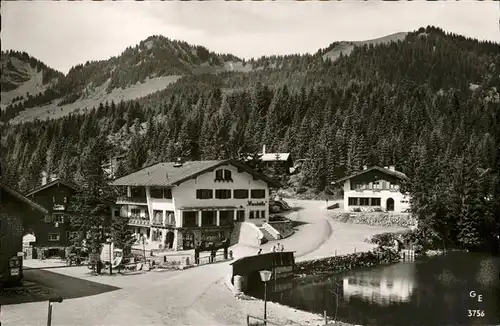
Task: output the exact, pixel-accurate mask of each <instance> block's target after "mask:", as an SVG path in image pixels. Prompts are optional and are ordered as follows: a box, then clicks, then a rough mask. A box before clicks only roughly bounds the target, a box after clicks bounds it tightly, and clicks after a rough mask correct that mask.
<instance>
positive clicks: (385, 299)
mask: <svg viewBox="0 0 500 326" xmlns="http://www.w3.org/2000/svg"><path fill="white" fill-rule="evenodd" d="M272 283H273V282H272V281H271V282H270V284H269V285H268V295H267V297H268V299H269V300H272V301H275V302H279V303H281V304H285V305H288V306H291V307H295V308H298V309H301V310H306V311H310V312H315V313H320V314H323V312H324V310H326V312H327V314H328V315H329V316H331V317H333V316H335V314H336V315H337V320H341V321H344V322H348V323H352V324H359V325H384V326H385V325H398V326H410V325H425V326H433V325H499V324H500V258H499V257H491V256H487V255H482V254H474V253H463V252H452V253H449V254H447V255H446V256H436V257H431V258H425V259H422V260H417V261H414V262H405V263H398V264H394V265H390V266H389V265H386V266H379V267H376V268H370V269H363V270H353V271H349V272H346V273H341V274H335V275H331V276H308V277H304V278H296V279H294V280H293V281H290V282H288V283H284V284H277V285H274V284H272ZM471 291H474V292H472V293H471ZM263 292H264V291H263V289H262V288H260V289H255V290H254V291H253V293H251V294H252V295H254V296H257V297H259V298H263ZM478 295H481V298H480V300H479V296H478ZM337 297H338V308H337V299H336V298H337ZM480 301H481V302H480ZM483 314H484V316H483V317H481V316H482V315H483ZM469 315H470V316H469Z"/></svg>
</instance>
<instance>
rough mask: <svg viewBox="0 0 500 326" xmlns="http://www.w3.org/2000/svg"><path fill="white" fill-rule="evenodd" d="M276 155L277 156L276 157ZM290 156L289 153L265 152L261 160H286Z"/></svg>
mask: <svg viewBox="0 0 500 326" xmlns="http://www.w3.org/2000/svg"><path fill="white" fill-rule="evenodd" d="M276 155H278V157H276ZM289 158H290V153H265V154H262V156H261V158H260V159H261V160H262V161H263V162H274V161H288V159H289Z"/></svg>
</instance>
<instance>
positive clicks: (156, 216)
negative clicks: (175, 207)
mask: <svg viewBox="0 0 500 326" xmlns="http://www.w3.org/2000/svg"><path fill="white" fill-rule="evenodd" d="M153 223H155V224H163V211H160V210H154V211H153Z"/></svg>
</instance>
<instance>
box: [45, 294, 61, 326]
mask: <svg viewBox="0 0 500 326" xmlns="http://www.w3.org/2000/svg"><path fill="white" fill-rule="evenodd" d="M53 302H57V303H61V302H63V298H62V297H55V298H50V299H49V311H48V314H47V326H50V325H51V324H52V303H53Z"/></svg>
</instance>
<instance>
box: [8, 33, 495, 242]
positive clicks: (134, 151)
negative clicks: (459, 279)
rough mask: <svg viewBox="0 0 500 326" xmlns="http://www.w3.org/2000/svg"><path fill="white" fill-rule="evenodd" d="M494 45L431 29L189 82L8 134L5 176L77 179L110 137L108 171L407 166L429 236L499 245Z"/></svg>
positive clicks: (22, 181)
mask: <svg viewBox="0 0 500 326" xmlns="http://www.w3.org/2000/svg"><path fill="white" fill-rule="evenodd" d="M497 46H498V45H497ZM493 49H494V45H492V44H489V43H488V42H478V41H477V40H471V39H466V38H463V37H461V36H456V35H450V34H445V33H444V32H441V31H440V30H439V29H435V28H432V27H429V28H427V29H423V30H420V31H417V32H415V33H411V34H409V35H408V36H407V38H406V39H405V40H404V41H402V42H398V43H391V44H387V45H378V46H363V47H359V48H355V49H354V50H353V52H352V53H351V54H350V55H349V56H342V57H341V58H339V59H338V60H337V61H335V62H331V61H328V60H321V61H319V63H318V65H317V66H316V67H313V66H311V67H302V68H300V67H298V66H297V67H296V66H290V67H289V68H287V69H281V70H280V69H274V70H268V71H265V70H262V71H257V72H251V73H247V74H243V73H231V74H229V73H224V74H218V75H210V74H206V75H196V76H189V77H186V79H181V81H180V83H179V84H177V85H175V84H174V85H173V86H172V87H171V88H169V89H167V90H165V91H161V92H158V93H155V94H152V95H151V96H148V97H147V98H144V99H140V100H136V101H129V102H121V103H113V102H111V103H102V104H100V105H99V106H98V107H97V108H94V109H93V110H91V111H89V112H88V113H85V114H79V115H76V114H73V115H70V116H66V117H63V118H61V119H57V120H48V121H33V122H25V123H21V124H17V125H11V124H9V125H7V127H6V128H4V129H3V130H2V142H1V144H2V152H3V153H6V155H4V156H3V157H2V160H3V161H4V164H3V166H6V168H5V169H4V171H3V175H4V178H7V179H8V180H9V181H10V183H12V184H14V185H17V186H18V187H19V188H21V189H22V190H27V189H30V188H32V187H34V186H35V185H36V184H37V182H38V180H39V177H38V175H39V173H40V170H41V169H45V170H47V171H49V172H52V171H54V172H57V173H58V174H59V175H60V176H61V177H64V178H68V179H72V178H74V177H76V176H78V175H81V174H82V173H83V172H82V171H83V169H85V164H84V163H83V161H82V159H81V153H84V152H85V151H88V150H89V146H91V144H94V143H95V140H96V139H98V140H99V144H100V145H99V146H100V147H99V148H100V150H99V153H100V155H99V161H98V162H96V163H95V164H96V165H97V164H99V163H102V162H104V161H105V160H107V159H108V158H109V157H111V156H113V155H115V154H119V153H122V152H125V153H126V159H125V162H124V164H123V165H122V166H121V167H120V171H119V173H121V174H124V173H129V172H131V171H134V170H137V169H139V168H141V167H143V166H145V165H149V164H153V163H156V162H160V161H172V160H174V159H175V158H177V157H185V158H187V159H191V160H200V159H225V158H238V157H241V156H242V154H245V153H255V152H257V151H259V150H260V149H261V147H262V145H263V144H265V145H266V146H267V148H268V149H269V151H279V152H291V153H292V155H293V156H294V157H295V158H306V159H309V160H306V161H305V162H306V163H305V164H304V166H303V169H302V172H301V175H300V182H301V184H302V185H303V186H306V187H312V188H316V189H318V190H320V191H321V190H325V189H327V188H328V186H329V185H330V182H331V181H334V180H336V179H337V178H340V177H343V176H345V175H348V174H350V173H353V172H356V171H359V170H360V169H362V166H363V165H380V166H387V165H395V166H396V168H397V170H399V171H402V172H404V173H406V174H407V175H408V176H409V178H410V180H411V181H410V182H409V183H408V184H407V185H405V188H406V189H407V190H408V191H409V192H410V194H411V198H412V199H411V200H412V202H411V203H412V209H413V212H414V214H416V216H417V217H418V218H419V220H420V222H421V223H420V225H421V226H422V230H424V231H422V232H425V236H426V238H428V239H431V238H432V239H433V241H437V242H439V243H440V244H442V245H443V246H446V247H448V246H459V247H464V248H469V249H477V250H486V249H492V248H494V247H495V246H497V248H498V244H499V243H498V236H499V235H500V222H499V220H498V216H500V212H499V208H498V203H499V202H500V199H499V198H500V191H499V179H500V178H499V177H498V174H499V170H498V167H499V166H500V164H499V163H500V161H499V153H500V150H499V148H500V144H499V138H500V137H499V134H500V132H499V131H500V125H499V123H498V115H499V113H498V111H499V102H500V100H499V97H498V92H497V90H496V89H495V88H494V86H495V84H496V83H497V82H498V76H499V73H498V72H499V71H500V60H496V59H498V58H499V55H498V52H495V51H493ZM308 60H310V59H308V58H306V59H304V62H308ZM320 67H321V69H320ZM294 69H295V70H294ZM212 81H216V82H215V83H212Z"/></svg>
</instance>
